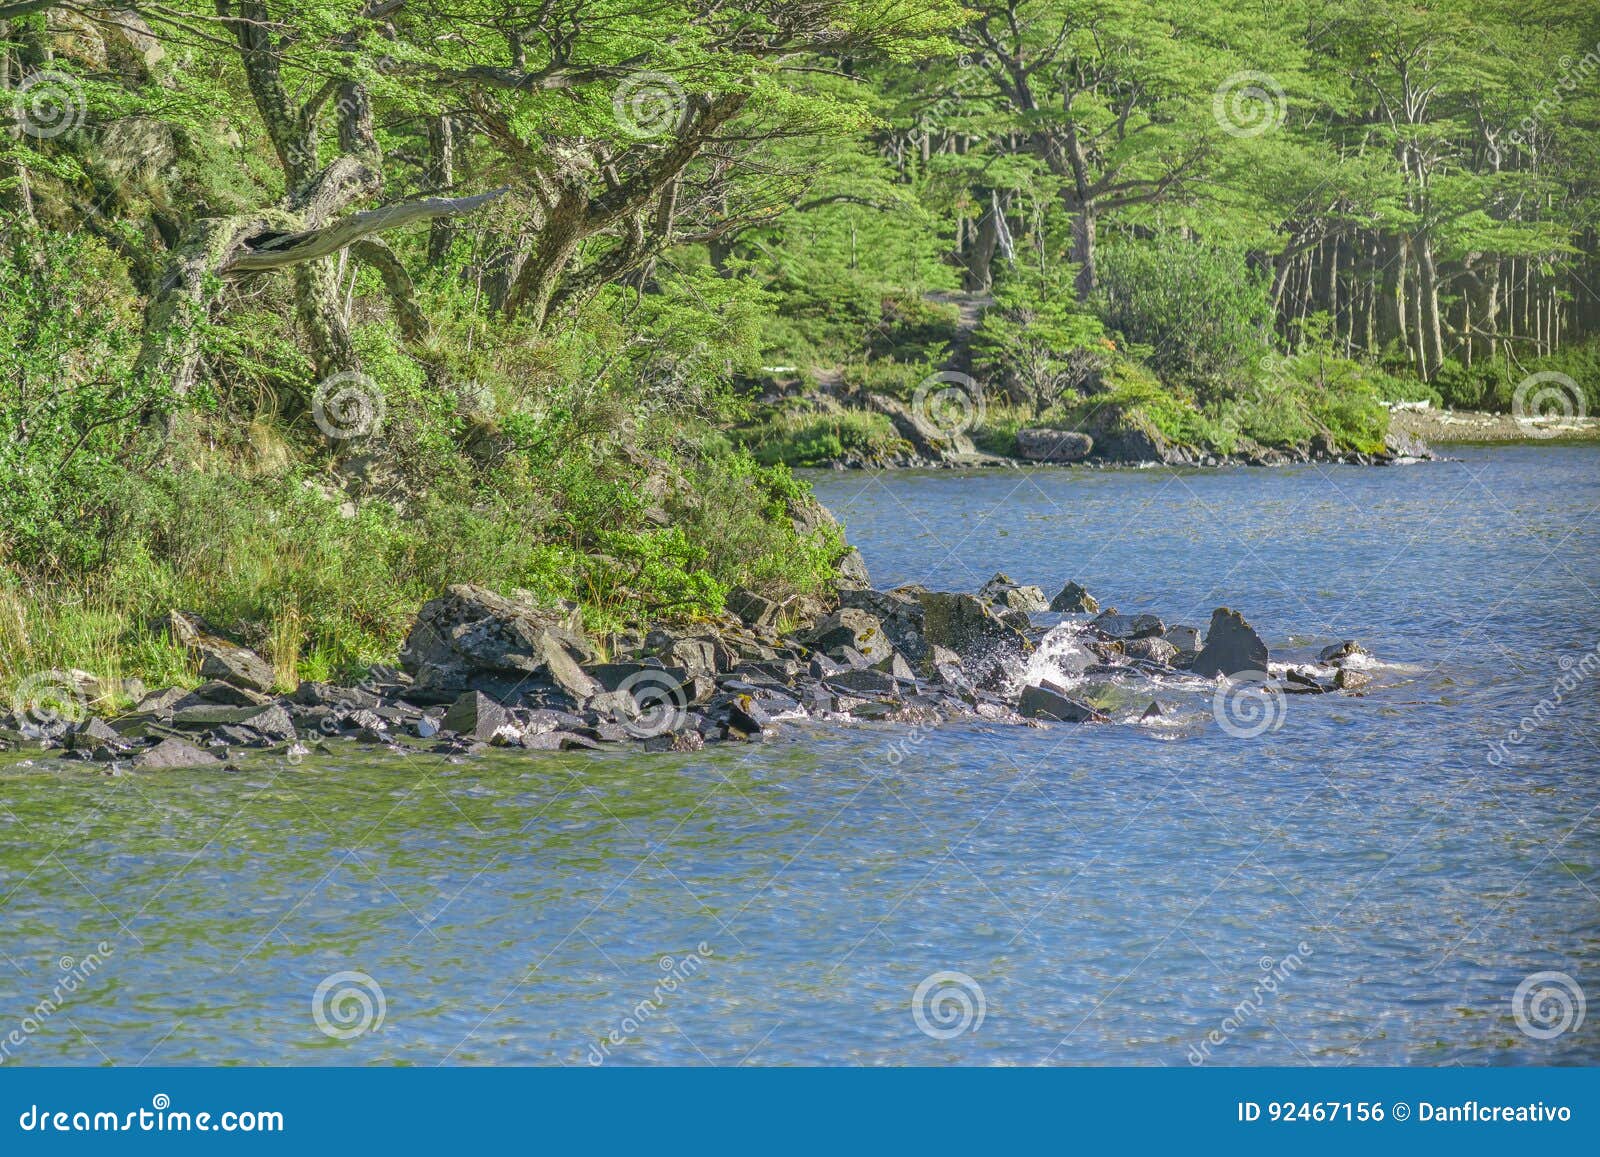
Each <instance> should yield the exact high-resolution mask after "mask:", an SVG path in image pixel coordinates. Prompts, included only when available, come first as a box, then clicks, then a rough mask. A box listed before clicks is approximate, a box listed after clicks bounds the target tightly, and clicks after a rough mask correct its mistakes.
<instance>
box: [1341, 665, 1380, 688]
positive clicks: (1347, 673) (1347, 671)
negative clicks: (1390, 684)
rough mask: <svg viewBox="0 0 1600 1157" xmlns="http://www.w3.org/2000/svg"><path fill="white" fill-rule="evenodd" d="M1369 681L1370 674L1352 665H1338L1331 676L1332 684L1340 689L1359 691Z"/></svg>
mask: <svg viewBox="0 0 1600 1157" xmlns="http://www.w3.org/2000/svg"><path fill="white" fill-rule="evenodd" d="M1371 682H1372V676H1371V675H1369V674H1367V673H1366V672H1365V671H1357V670H1355V669H1354V668H1353V667H1340V668H1339V670H1338V672H1337V673H1336V674H1335V675H1334V677H1333V685H1334V686H1335V687H1337V688H1338V689H1339V690H1341V691H1360V690H1361V689H1362V688H1364V687H1366V686H1367V685H1368V684H1370V683H1371Z"/></svg>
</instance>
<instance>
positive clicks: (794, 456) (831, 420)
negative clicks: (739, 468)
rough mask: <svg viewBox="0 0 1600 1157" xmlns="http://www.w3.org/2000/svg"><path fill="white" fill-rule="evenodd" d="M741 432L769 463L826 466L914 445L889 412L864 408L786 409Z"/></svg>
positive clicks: (879, 458)
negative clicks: (808, 411)
mask: <svg viewBox="0 0 1600 1157" xmlns="http://www.w3.org/2000/svg"><path fill="white" fill-rule="evenodd" d="M737 434H738V437H739V440H740V442H741V444H743V445H745V446H748V447H749V448H750V449H751V451H752V452H753V453H754V454H755V456H756V459H757V460H758V461H760V462H762V463H764V464H767V465H774V464H777V463H782V464H784V465H787V466H825V465H827V464H828V463H830V462H833V461H836V460H838V459H841V458H845V457H856V458H859V459H861V460H863V461H865V462H881V461H884V460H886V459H889V458H892V457H894V456H896V455H899V454H902V453H906V452H908V451H909V450H910V447H909V446H908V445H907V444H906V443H905V441H904V440H903V439H901V437H900V435H899V434H897V433H896V432H895V428H894V423H892V422H890V421H889V419H888V418H887V417H885V416H884V415H882V414H875V413H868V412H866V411H862V410H841V411H836V412H833V413H825V414H818V413H807V412H804V411H794V410H784V411H780V412H778V413H776V414H774V415H773V416H772V417H771V418H769V419H767V420H766V421H764V422H761V423H758V424H757V425H754V426H751V427H748V428H746V429H741V430H739V431H738V432H737Z"/></svg>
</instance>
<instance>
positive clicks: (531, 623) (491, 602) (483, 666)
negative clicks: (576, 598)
mask: <svg viewBox="0 0 1600 1157" xmlns="http://www.w3.org/2000/svg"><path fill="white" fill-rule="evenodd" d="M400 655H401V663H402V665H403V666H404V667H405V669H406V671H407V672H409V673H410V674H411V676H412V677H413V678H414V680H415V682H414V684H413V685H412V687H411V690H410V691H409V692H407V698H408V699H411V700H414V701H415V702H418V703H449V702H453V701H454V700H455V699H457V698H458V697H459V696H461V695H462V694H463V693H464V692H467V691H484V692H487V693H489V694H493V695H496V696H497V697H505V696H508V695H510V694H512V693H514V692H515V691H516V690H517V689H518V688H519V687H520V686H521V685H522V684H525V683H529V682H535V681H550V682H556V683H558V684H561V685H563V686H565V684H566V683H567V682H571V681H574V680H575V679H576V678H577V676H581V672H578V671H577V665H578V664H579V663H580V662H587V661H591V660H593V659H594V657H595V650H594V647H593V645H592V644H591V643H590V642H589V640H588V638H587V637H586V636H585V635H584V634H583V632H582V629H581V627H580V626H579V624H578V622H577V620H576V615H575V614H574V613H573V612H572V611H570V610H567V609H564V608H561V609H549V608H543V607H539V606H537V605H535V603H534V601H533V599H532V598H531V597H517V598H508V597H507V596H505V595H498V594H495V593H494V592H493V591H490V590H485V589H484V588H483V587H478V586H470V585H466V584H461V585H457V586H452V587H450V588H448V589H447V590H446V591H445V593H444V594H443V595H441V596H439V597H438V598H436V599H433V600H431V601H429V602H428V603H425V604H424V605H423V607H422V610H421V611H420V612H418V614H417V621H416V623H415V625H414V626H412V628H411V633H410V634H409V635H408V636H407V637H406V643H405V647H404V648H403V649H402V650H401V653H400ZM575 672H576V675H575ZM578 681H579V682H580V683H582V686H581V687H580V688H579V690H583V689H585V688H587V686H588V684H587V682H586V681H583V680H581V679H580V680H578Z"/></svg>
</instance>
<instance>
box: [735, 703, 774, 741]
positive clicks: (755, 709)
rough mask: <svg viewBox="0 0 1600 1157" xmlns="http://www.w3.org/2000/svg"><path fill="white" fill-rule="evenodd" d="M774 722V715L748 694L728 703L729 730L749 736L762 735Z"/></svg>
mask: <svg viewBox="0 0 1600 1157" xmlns="http://www.w3.org/2000/svg"><path fill="white" fill-rule="evenodd" d="M772 722H773V719H772V716H770V715H768V714H767V712H766V711H765V710H763V709H762V707H761V705H760V704H759V703H757V702H756V701H755V700H754V699H752V698H751V697H750V696H748V695H741V696H739V697H738V698H737V699H735V700H734V701H733V702H732V703H730V704H729V705H728V730H730V731H737V732H739V733H740V734H741V735H744V736H745V737H747V738H748V737H751V736H757V735H760V734H761V733H762V732H763V731H764V730H765V729H766V728H767V727H768V726H770V725H771V724H772Z"/></svg>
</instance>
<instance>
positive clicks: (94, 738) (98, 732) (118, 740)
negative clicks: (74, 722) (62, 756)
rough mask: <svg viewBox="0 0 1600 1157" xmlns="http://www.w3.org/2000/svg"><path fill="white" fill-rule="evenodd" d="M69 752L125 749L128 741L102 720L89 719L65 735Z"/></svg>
mask: <svg viewBox="0 0 1600 1157" xmlns="http://www.w3.org/2000/svg"><path fill="white" fill-rule="evenodd" d="M66 742H67V747H68V748H69V749H70V750H74V751H76V750H79V749H82V750H85V751H87V750H90V749H92V748H95V747H99V746H109V747H118V748H122V747H126V746H127V745H128V741H127V740H126V739H124V738H123V737H122V735H121V733H120V732H118V731H117V730H116V729H115V728H113V727H112V726H111V725H110V724H109V723H107V722H106V721H105V720H104V719H90V720H88V721H86V722H84V723H81V724H79V725H78V726H77V727H75V728H74V729H73V730H71V731H69V732H68V733H67V735H66Z"/></svg>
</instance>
